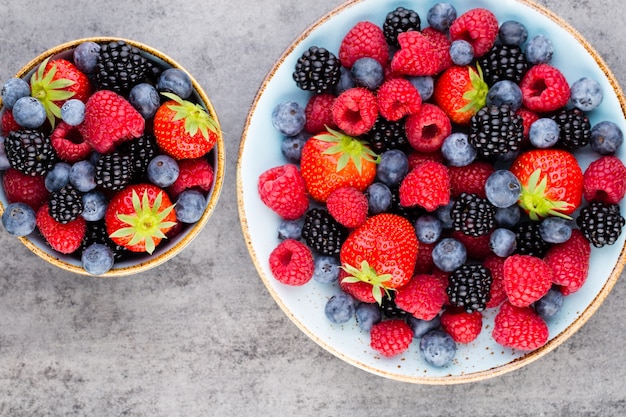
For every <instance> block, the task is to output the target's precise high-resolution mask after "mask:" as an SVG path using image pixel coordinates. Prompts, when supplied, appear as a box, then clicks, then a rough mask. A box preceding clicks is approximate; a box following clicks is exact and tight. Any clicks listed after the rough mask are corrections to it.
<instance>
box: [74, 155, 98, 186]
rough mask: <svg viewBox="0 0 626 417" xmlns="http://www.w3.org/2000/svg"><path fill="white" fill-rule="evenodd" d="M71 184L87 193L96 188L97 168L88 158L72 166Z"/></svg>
mask: <svg viewBox="0 0 626 417" xmlns="http://www.w3.org/2000/svg"><path fill="white" fill-rule="evenodd" d="M70 184H72V185H73V186H74V187H75V188H76V189H77V190H78V191H81V192H83V193H86V192H88V191H91V190H93V189H94V188H96V168H95V167H94V166H93V164H92V163H91V162H90V161H88V160H86V159H85V160H83V161H78V162H75V163H74V164H73V165H72V168H70Z"/></svg>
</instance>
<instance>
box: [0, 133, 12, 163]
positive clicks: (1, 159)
mask: <svg viewBox="0 0 626 417" xmlns="http://www.w3.org/2000/svg"><path fill="white" fill-rule="evenodd" d="M5 139H6V138H5V137H4V136H2V135H0V171H5V170H7V169H9V168H10V167H11V163H10V162H9V158H8V157H7V152H6V150H5V149H4V140H5Z"/></svg>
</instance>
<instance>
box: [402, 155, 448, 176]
mask: <svg viewBox="0 0 626 417" xmlns="http://www.w3.org/2000/svg"><path fill="white" fill-rule="evenodd" d="M408 159H409V171H410V170H412V169H413V168H415V167H416V166H418V165H419V164H421V163H422V162H424V161H435V162H440V163H442V164H443V163H444V159H443V155H442V154H441V152H440V151H435V152H428V153H426V152H418V151H416V150H414V151H413V152H411V153H409V155H408Z"/></svg>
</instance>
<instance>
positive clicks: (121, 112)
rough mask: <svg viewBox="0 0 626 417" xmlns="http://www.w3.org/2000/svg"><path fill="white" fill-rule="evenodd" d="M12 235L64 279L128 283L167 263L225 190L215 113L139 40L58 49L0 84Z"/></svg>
mask: <svg viewBox="0 0 626 417" xmlns="http://www.w3.org/2000/svg"><path fill="white" fill-rule="evenodd" d="M0 97H1V99H2V102H0V104H1V106H2V107H1V109H0V113H1V114H0V116H1V130H0V138H1V139H2V144H1V147H0V165H1V166H0V169H1V171H2V172H1V175H2V187H0V211H1V212H2V224H3V226H4V229H5V231H6V232H8V233H9V234H10V235H12V236H16V237H17V238H19V240H21V241H22V243H23V244H24V245H26V246H27V247H28V248H29V249H30V250H31V251H32V252H34V253H35V254H37V255H38V256H40V257H41V258H43V259H44V260H46V261H48V262H50V263H52V264H53V265H56V266H58V267H60V268H62V269H65V270H68V271H71V272H76V273H80V274H86V275H97V276H122V275H130V274H134V273H138V272H141V271H145V270H147V269H150V268H152V267H155V266H157V265H160V264H161V263H163V262H165V261H167V260H168V259H171V258H172V257H173V256H175V255H176V254H178V253H179V252H180V251H181V250H182V249H183V248H184V247H185V246H186V245H187V244H189V243H190V242H191V241H192V240H193V239H194V238H195V237H196V236H197V235H198V233H199V232H200V231H201V230H202V228H203V227H204V226H205V224H206V222H207V221H208V219H209V217H210V216H211V214H212V212H213V210H214V209H215V206H216V204H217V200H218V198H219V194H220V191H221V187H222V182H223V171H224V145H223V140H222V134H221V130H220V126H219V122H218V119H217V115H216V114H215V110H214V108H213V106H212V104H211V102H210V100H209V98H208V97H207V96H206V93H205V92H204V91H203V90H202V88H201V87H200V85H199V84H198V83H197V81H196V80H195V79H194V78H193V77H192V76H191V75H190V74H189V73H188V72H187V71H186V70H185V69H184V68H183V67H181V66H180V65H179V64H178V63H177V62H175V61H174V60H172V59H171V58H169V57H167V56H166V55H164V54H163V53H161V52H159V51H157V50H155V49H153V48H151V47H149V46H146V45H143V44H140V43H138V42H135V41H132V40H127V39H121V38H108V37H107V38H104V37H103V38H85V39H79V40H75V41H71V42H68V43H65V44H62V45H59V46H57V47H55V48H52V49H50V50H48V51H46V52H44V53H43V54H41V55H40V56H38V57H37V58H35V59H33V60H32V61H31V62H30V63H28V64H27V65H26V66H25V67H23V68H22V69H21V70H20V71H19V72H18V73H17V74H16V76H15V77H13V78H11V79H9V80H6V81H5V82H4V83H3V84H2V90H1V95H0Z"/></svg>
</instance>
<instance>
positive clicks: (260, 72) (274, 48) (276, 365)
mask: <svg viewBox="0 0 626 417" xmlns="http://www.w3.org/2000/svg"><path fill="white" fill-rule="evenodd" d="M340 3H341V2H340V0H318V1H315V2H304V1H296V2H294V1H290V0H256V1H252V2H251V1H247V0H246V1H244V0H232V1H228V2H226V1H202V0H187V1H184V2H183V1H176V0H169V1H165V0H134V1H132V2H131V1H122V2H110V1H100V2H79V1H75V0H69V1H68V0H63V1H61V0H45V1H44V0H33V1H30V2H23V1H19V0H4V1H3V2H2V6H0V79H2V80H5V79H7V78H9V77H11V76H12V75H13V74H15V72H17V71H18V69H19V68H20V67H21V66H22V65H24V64H25V63H26V62H28V61H29V60H30V59H31V58H32V57H34V56H36V55H37V54H39V53H41V52H42V51H44V50H46V49H48V48H50V47H52V46H55V45H57V44H60V43H62V42H65V41H68V40H72V39H76V38H82V37H87V36H95V35H111V36H121V37H126V38H131V39H135V40H138V41H141V42H144V43H146V44H148V45H150V46H152V47H154V48H156V49H159V50H161V51H164V52H165V53H166V54H168V55H170V56H171V57H172V58H174V59H175V60H177V61H178V62H180V63H181V64H182V65H183V66H185V67H186V68H187V69H188V70H189V71H190V72H191V73H192V74H194V75H195V77H196V78H197V80H198V81H199V82H200V84H202V85H203V86H204V88H205V89H206V91H207V93H208V95H209V96H210V97H211V99H212V102H213V104H214V106H215V108H216V111H217V113H218V115H219V117H220V121H221V124H222V127H223V129H224V131H225V142H226V151H227V154H226V159H227V162H228V163H227V167H226V180H225V184H224V189H223V192H222V197H221V200H220V203H219V205H218V208H217V210H216V211H215V214H214V216H213V217H212V218H211V220H210V221H209V223H208V225H207V227H206V229H205V230H204V231H203V233H201V234H200V236H199V237H198V238H197V239H196V240H195V241H194V242H193V243H192V244H191V245H190V246H189V247H188V248H186V249H185V250H184V251H183V252H182V253H181V254H180V256H178V257H177V258H176V259H174V260H172V261H170V262H169V263H167V264H166V265H163V266H161V267H159V268H156V269H154V270H152V271H150V272H146V273H143V274H140V275H138V276H135V277H133V278H123V279H111V280H105V279H90V278H85V277H81V276H76V275H72V274H69V273H65V272H63V271H60V270H58V269H55V268H53V267H51V266H48V265H47V264H46V263H44V262H43V261H41V260H40V259H39V258H37V257H35V255H33V254H31V253H30V252H29V251H28V250H27V249H26V248H25V247H24V246H22V245H21V244H20V243H19V242H18V241H17V240H14V239H12V238H9V237H8V236H7V234H6V233H0V245H1V247H2V259H1V260H0V262H1V265H2V266H1V268H0V415H2V416H348V415H350V416H352V415H359V416H362V415H371V416H394V415H397V416H408V415H424V416H448V415H476V416H478V415H480V416H503V415H507V416H555V415H556V416H613V415H626V397H625V393H624V388H623V381H624V378H625V377H626V349H623V344H624V334H625V332H626V325H625V324H624V323H625V322H626V315H625V313H624V308H623V306H624V304H625V303H626V283H625V282H624V276H622V277H621V278H622V279H621V280H619V281H618V282H617V284H616V285H615V287H614V289H613V291H612V293H611V294H610V295H609V297H608V298H607V299H606V301H605V302H604V304H603V305H602V307H601V308H600V309H599V310H598V311H597V313H596V314H595V315H594V316H593V317H592V318H591V319H590V320H589V321H588V322H587V323H586V324H585V325H584V326H583V327H582V329H581V330H580V331H579V332H578V333H577V334H575V335H574V336H573V337H571V338H570V339H569V340H567V341H566V342H565V343H564V344H563V345H561V346H560V347H558V348H557V349H556V350H555V351H553V352H551V353H550V354H549V355H547V356H545V357H544V358H541V359H540V360H538V361H536V362H533V363H532V364H530V365H529V366H527V367H525V368H522V369H521V370H518V371H515V372H513V373H509V374H506V375H504V376H501V377H498V378H496V379H490V380H486V381H483V382H478V383H472V384H464V385H458V386H421V385H413V384H406V383H400V382H396V381H392V380H387V379H385V378H381V377H378V376H375V375H371V374H369V373H367V372H364V371H362V370H359V369H357V368H355V367H353V366H351V365H348V364H346V363H344V362H342V361H340V360H338V359H337V358H335V357H334V356H332V355H331V354H329V353H327V352H326V351H325V350H323V349H322V348H320V347H319V346H318V345H316V344H315V343H314V342H312V341H311V340H310V339H309V338H308V337H306V336H305V335H304V334H303V333H301V332H300V330H298V329H297V328H296V326H294V325H293V324H292V323H291V322H290V321H289V319H288V318H287V317H286V316H285V315H284V314H283V313H282V312H281V310H280V309H279V308H278V307H277V305H276V304H275V303H274V301H273V299H272V298H271V296H270V295H269V293H268V292H267V291H266V289H265V287H264V285H263V284H262V282H261V280H260V279H259V278H258V276H257V274H256V271H255V269H254V267H253V264H252V262H251V260H250V258H249V256H248V253H247V250H246V247H245V244H244V241H243V238H242V237H241V229H240V225H239V219H238V214H237V199H236V193H235V176H236V169H235V163H236V158H237V154H238V146H239V140H240V135H241V132H242V129H243V125H244V121H245V117H246V114H247V111H248V108H249V106H250V104H251V103H252V100H253V98H254V96H255V94H256V91H257V88H258V87H259V85H260V83H261V81H262V80H263V78H264V77H265V75H266V74H267V71H268V70H269V69H270V67H271V66H272V64H273V62H274V61H275V60H276V59H277V58H278V57H279V56H280V55H281V53H282V52H283V50H284V49H285V48H286V47H287V46H288V45H289V44H290V42H291V41H292V40H293V39H295V37H296V36H297V35H298V34H299V33H300V32H301V31H302V30H303V29H304V28H305V27H307V26H308V25H309V24H311V23H313V22H314V21H315V20H317V19H318V18H319V17H320V16H322V15H323V14H325V13H326V12H328V11H330V10H331V9H333V8H335V7H336V6H338V5H339V4H340ZM541 3H542V4H544V5H546V6H547V7H549V8H550V9H551V10H552V11H554V12H556V13H557V14H559V15H560V16H561V17H563V18H564V19H565V20H566V21H568V22H569V23H570V24H572V25H573V26H574V27H575V28H576V29H578V30H579V31H580V32H581V33H582V34H583V36H585V37H586V38H587V40H589V42H590V43H591V44H592V46H593V47H595V48H596V49H597V51H598V52H599V53H600V54H601V55H602V56H603V57H604V59H605V60H606V61H607V62H608V64H609V66H610V67H611V68H612V70H613V72H614V73H615V75H616V76H617V78H618V81H619V83H620V85H621V86H622V88H624V87H626V28H625V26H624V23H623V20H624V17H626V16H625V14H624V11H623V8H622V3H621V2H620V1H618V0H597V1H593V2H590V1H587V0H585V1H575V2H573V1H568V0H552V1H547V0H543V1H541Z"/></svg>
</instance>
